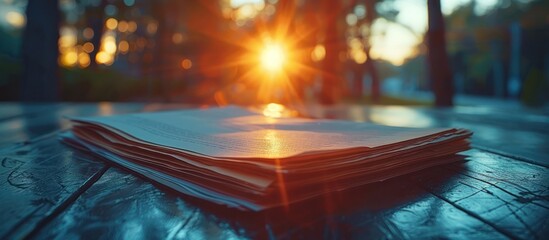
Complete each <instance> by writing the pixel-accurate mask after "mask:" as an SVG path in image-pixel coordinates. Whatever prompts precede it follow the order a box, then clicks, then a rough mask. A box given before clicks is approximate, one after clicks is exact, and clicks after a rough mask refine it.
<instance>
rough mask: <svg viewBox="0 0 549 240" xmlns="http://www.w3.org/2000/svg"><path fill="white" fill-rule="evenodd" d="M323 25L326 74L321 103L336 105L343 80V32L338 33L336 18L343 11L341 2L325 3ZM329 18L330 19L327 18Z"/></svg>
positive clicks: (323, 79) (323, 81) (323, 77)
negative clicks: (341, 60) (340, 67)
mask: <svg viewBox="0 0 549 240" xmlns="http://www.w3.org/2000/svg"><path fill="white" fill-rule="evenodd" d="M322 8H323V9H322V17H323V19H322V20H321V21H322V24H323V28H324V33H325V40H324V45H325V48H326V56H325V58H324V62H323V65H324V66H323V70H324V72H325V73H324V74H323V76H322V88H321V90H320V98H319V100H320V103H322V104H334V103H335V102H336V101H337V100H338V98H339V97H338V95H339V94H340V90H341V89H340V85H341V78H340V77H338V74H341V73H339V72H338V70H339V65H340V61H339V52H340V51H341V39H340V38H341V36H340V35H341V32H339V31H338V19H337V18H336V17H337V15H338V14H334V13H340V11H341V3H340V2H339V1H325V2H324V6H322ZM326 16H329V17H326Z"/></svg>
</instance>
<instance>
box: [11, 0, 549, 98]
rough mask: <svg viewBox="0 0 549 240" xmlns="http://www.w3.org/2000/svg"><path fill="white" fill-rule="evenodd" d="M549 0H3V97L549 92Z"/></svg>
mask: <svg viewBox="0 0 549 240" xmlns="http://www.w3.org/2000/svg"><path fill="white" fill-rule="evenodd" d="M548 13H549V1H544V0H344V1H331V0H209V1H205V0H185V1H180V0H155V1H153V0H0V100H1V101H146V102H178V103H179V102H181V103H195V104H218V105H226V104H241V105H253V104H264V103H270V102H277V103H282V104H287V105H292V104H302V103H322V104H334V103H336V104H337V103H360V104H398V105H431V106H433V105H436V106H451V105H453V104H456V102H457V104H471V105H474V104H479V105H482V104H518V105H523V106H534V107H540V106H544V105H545V106H547V104H546V103H547V102H548V101H549V47H548V46H547V45H548V43H549V14H548Z"/></svg>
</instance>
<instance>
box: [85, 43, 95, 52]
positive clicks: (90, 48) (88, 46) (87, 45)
mask: <svg viewBox="0 0 549 240" xmlns="http://www.w3.org/2000/svg"><path fill="white" fill-rule="evenodd" d="M82 49H83V50H84V51H85V52H87V53H91V52H93V49H94V46H93V43H91V42H87V43H84V45H82Z"/></svg>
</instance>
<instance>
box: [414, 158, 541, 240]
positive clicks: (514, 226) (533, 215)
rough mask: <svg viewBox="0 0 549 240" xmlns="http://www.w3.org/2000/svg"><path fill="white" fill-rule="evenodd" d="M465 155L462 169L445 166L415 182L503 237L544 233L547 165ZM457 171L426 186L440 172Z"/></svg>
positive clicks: (523, 237)
mask: <svg viewBox="0 0 549 240" xmlns="http://www.w3.org/2000/svg"><path fill="white" fill-rule="evenodd" d="M467 155H468V156H469V158H468V160H469V162H468V163H467V170H466V171H460V169H457V168H456V167H455V165H448V166H444V169H441V170H440V171H437V172H433V174H432V176H431V177H429V178H425V179H418V182H419V183H420V184H421V185H422V186H423V187H424V188H425V189H426V190H427V191H429V192H431V193H433V194H434V195H435V196H437V197H439V198H441V199H442V200H444V201H446V202H448V203H450V204H452V205H454V206H455V207H457V208H459V209H461V210H464V211H465V212H467V213H469V214H470V215H473V216H476V217H477V218H479V219H482V220H483V221H485V222H487V223H489V224H490V225H492V226H493V227H494V228H496V229H498V230H499V231H502V232H503V233H504V234H506V236H508V237H511V238H522V239H540V238H543V237H544V236H548V235H549V169H547V168H545V167H540V166H536V165H532V164H528V163H524V162H520V161H516V160H513V159H510V158H506V157H502V156H499V155H495V154H491V153H487V152H483V151H479V150H471V151H468V152H467ZM458 172H459V174H458V175H456V176H455V177H453V178H452V179H451V181H449V182H448V183H447V184H446V185H444V186H433V185H432V184H431V182H433V181H434V179H436V178H437V177H439V176H445V175H447V174H451V173H458Z"/></svg>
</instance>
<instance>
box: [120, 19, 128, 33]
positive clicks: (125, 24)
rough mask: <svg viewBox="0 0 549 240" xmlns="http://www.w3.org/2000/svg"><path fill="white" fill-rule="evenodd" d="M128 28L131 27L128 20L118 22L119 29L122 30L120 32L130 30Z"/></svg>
mask: <svg viewBox="0 0 549 240" xmlns="http://www.w3.org/2000/svg"><path fill="white" fill-rule="evenodd" d="M128 29H129V25H128V22H126V21H120V22H119V23H118V31H120V32H126V31H128Z"/></svg>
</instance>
